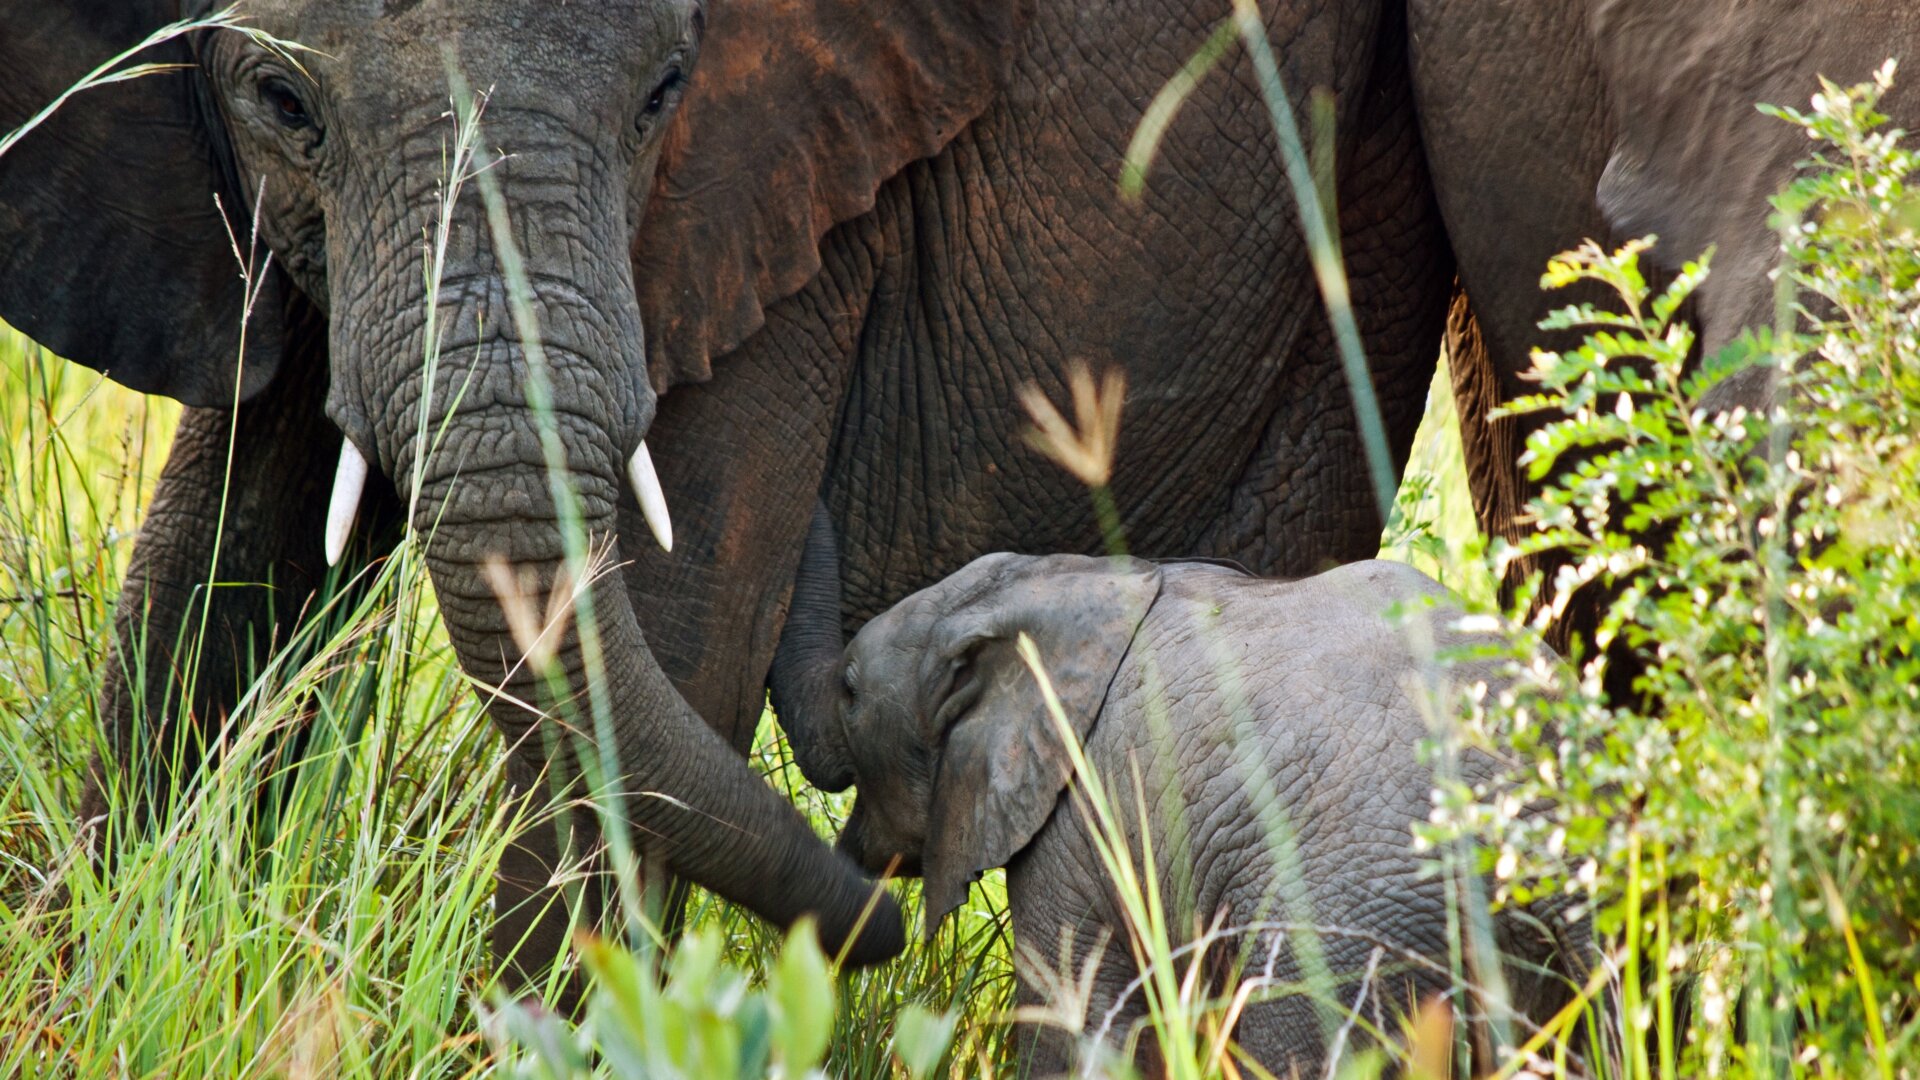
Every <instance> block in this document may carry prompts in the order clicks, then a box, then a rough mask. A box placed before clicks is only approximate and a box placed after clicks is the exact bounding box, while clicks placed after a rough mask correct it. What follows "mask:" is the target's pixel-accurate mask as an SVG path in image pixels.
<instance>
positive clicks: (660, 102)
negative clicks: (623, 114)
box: [645, 67, 687, 119]
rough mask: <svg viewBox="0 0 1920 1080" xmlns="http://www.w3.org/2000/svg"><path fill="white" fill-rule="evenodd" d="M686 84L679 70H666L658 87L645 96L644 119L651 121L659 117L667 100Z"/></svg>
mask: <svg viewBox="0 0 1920 1080" xmlns="http://www.w3.org/2000/svg"><path fill="white" fill-rule="evenodd" d="M686 83H687V77H686V76H685V75H683V74H681V72H680V69H679V68H677V67H675V68H669V69H667V73H666V75H665V76H663V77H662V78H661V79H660V83H659V85H657V86H655V87H654V88H653V93H651V94H649V95H647V108H646V114H645V115H646V117H647V118H648V119H652V118H653V117H656V116H659V115H660V113H661V112H662V111H663V110H665V109H666V107H667V102H668V100H670V99H671V98H672V97H673V95H675V94H677V93H679V92H680V88H681V87H683V86H685V85H686Z"/></svg>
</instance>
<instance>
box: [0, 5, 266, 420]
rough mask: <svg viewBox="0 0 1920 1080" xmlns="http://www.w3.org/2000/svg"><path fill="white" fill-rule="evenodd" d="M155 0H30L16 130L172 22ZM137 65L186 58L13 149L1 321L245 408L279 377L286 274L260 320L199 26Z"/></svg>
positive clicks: (2, 252) (94, 95)
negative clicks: (246, 317) (246, 273)
mask: <svg viewBox="0 0 1920 1080" xmlns="http://www.w3.org/2000/svg"><path fill="white" fill-rule="evenodd" d="M171 7H172V5H170V4H164V3H159V2H154V0H145V2H130V0H16V2H14V3H12V4H10V5H9V6H8V8H7V14H6V17H5V23H6V26H5V29H4V30H0V71H3V72H6V75H5V76H4V77H0V132H10V131H13V130H14V129H16V128H18V127H20V126H22V125H23V124H25V123H26V122H27V121H28V119H29V118H30V117H32V116H34V115H35V114H36V113H38V112H39V111H40V110H41V109H42V108H44V107H46V105H47V104H48V103H50V102H52V101H53V100H54V99H55V98H56V97H58V96H59V95H60V94H61V93H62V92H63V91H65V90H66V89H67V88H68V87H70V86H72V85H74V84H75V83H77V82H79V81H80V79H81V78H82V77H83V76H85V75H86V74H87V72H89V71H91V70H92V69H93V68H94V67H96V66H97V65H99V64H101V63H104V62H105V61H106V60H108V59H109V58H110V57H112V56H114V55H115V54H117V53H119V52H121V51H122V50H125V49H127V48H130V47H131V46H133V45H135V44H137V43H138V42H139V41H140V40H141V39H142V38H144V37H145V36H146V35H148V34H150V33H152V32H153V31H154V30H156V29H159V28H160V27H161V26H162V25H164V24H165V23H166V22H167V20H168V18H169V11H170V9H171ZM132 62H134V63H163V64H169V63H170V64H181V65H185V67H183V68H182V69H181V70H177V71H165V72H161V73H158V74H153V75H148V76H145V77H143V78H138V79H131V80H126V81H122V82H116V83H109V84H107V85H104V86H98V87H96V88H94V89H90V90H86V91H83V92H82V93H79V94H77V95H75V96H74V97H72V98H70V99H68V101H67V102H66V103H65V104H64V105H62V106H61V108H60V109H59V110H57V111H56V112H55V113H54V114H53V115H52V116H51V117H49V118H48V119H47V121H46V122H45V123H43V124H41V125H40V126H39V127H36V128H34V129H33V130H32V131H30V132H28V133H27V134H26V135H25V136H24V137H23V138H22V139H21V140H20V141H19V142H17V143H16V144H14V146H13V148H12V149H11V150H9V151H8V152H7V153H6V154H5V156H0V319H5V320H6V321H7V322H9V323H11V324H13V325H14V326H15V327H17V328H18V329H20V330H21V331H23V332H24V333H26V334H27V335H28V336H29V337H32V338H33V339H34V340H36V341H38V342H40V343H41V344H42V345H45V346H46V347H47V348H49V349H51V350H52V351H54V352H55V353H58V354H59V355H61V356H65V357H67V358H69V359H72V360H76V361H79V362H80V363H82V364H85V365H86V366H88V367H90V368H94V369H96V370H99V371H102V372H105V373H106V374H107V375H108V376H110V377H111V378H113V380H114V381H116V382H119V383H121V384H123V385H126V386H129V387H131V388H133V389H135V390H141V391H145V392H148V393H155V394H165V395H167V396H168V397H172V398H177V399H179V400H180V401H183V402H186V403H187V404H189V405H203V406H230V405H232V404H233V401H234V395H235V390H236V382H237V383H238V386H237V389H238V391H239V395H240V396H241V397H242V398H244V397H247V396H250V395H252V394H253V393H255V392H256V391H258V390H259V389H260V388H261V387H262V386H264V385H265V384H266V382H267V381H268V380H269V379H270V378H272V376H273V371H274V367H275V365H276V364H277V363H278V359H279V355H280V318H281V304H282V296H281V293H280V285H279V282H280V280H281V279H280V277H279V275H278V274H271V275H269V283H268V285H267V286H266V287H264V288H263V289H262V291H261V294H260V296H259V300H258V304H257V309H258V311H259V314H257V315H255V317H254V319H253V325H251V326H250V327H248V328H247V333H246V334H245V340H246V349H247V352H246V362H245V364H244V365H243V364H241V362H240V361H241V357H240V345H241V341H242V333H241V320H242V312H243V310H244V306H245V285H244V283H243V282H242V280H241V276H240V265H239V263H238V261H237V260H236V259H235V255H234V247H233V242H232V241H231V240H230V239H229V236H228V232H227V229H228V222H227V221H226V220H223V218H222V212H221V210H220V208H219V207H218V206H216V205H215V202H214V193H215V192H216V191H218V192H221V193H222V194H221V199H222V200H223V201H224V203H225V205H226V207H227V210H228V212H229V213H230V215H231V219H232V224H233V236H235V237H238V238H239V239H240V244H241V245H242V247H244V246H245V245H246V243H247V237H248V235H249V230H248V221H247V215H246V212H245V209H244V207H245V206H246V205H249V204H250V201H249V200H243V199H237V198H235V197H234V192H233V190H232V187H231V185H230V184H229V183H228V177H229V175H230V169H229V167H227V166H226V165H224V164H223V160H222V157H221V155H220V152H219V144H217V143H216V142H214V141H213V140H212V139H211V138H210V137H209V135H208V127H207V125H206V123H205V117H206V116H208V115H211V112H212V106H211V104H210V103H208V102H207V101H206V100H205V95H204V93H203V92H202V90H201V88H200V86H199V85H198V84H199V83H200V81H201V80H200V76H199V74H198V72H197V71H196V70H194V57H193V55H192V53H191V50H190V48H189V47H188V45H187V43H186V42H185V41H184V40H183V39H175V40H173V41H170V42H167V43H165V44H163V45H160V46H157V47H155V48H153V49H150V50H148V51H147V52H144V53H142V54H140V55H139V56H138V57H137V58H136V59H135V60H134V61H132Z"/></svg>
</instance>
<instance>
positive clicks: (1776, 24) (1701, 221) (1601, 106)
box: [1408, 0, 1920, 691]
mask: <svg viewBox="0 0 1920 1080" xmlns="http://www.w3.org/2000/svg"><path fill="white" fill-rule="evenodd" d="M1408 24H1409V29H1410V40H1411V41H1412V42H1413V46H1412V48H1411V49H1410V50H1409V55H1410V61H1411V70H1412V74H1413V77H1414V85H1415V96H1416V98H1417V100H1418V102H1419V106H1418V108H1419V113H1420V123H1421V133H1422V142H1423V145H1424V146H1425V148H1426V152H1427V159H1428V161H1429V163H1430V165H1431V167H1432V169H1433V175H1434V182H1435V188H1436V191H1437V192H1438V197H1439V202H1440V207H1441V211H1442V214H1443V216H1444V218H1445V220H1446V223H1447V229H1448V234H1449V237H1450V240H1451V247H1452V249H1453V251H1454V253H1455V255H1456V258H1457V260H1458V268H1459V282H1460V286H1461V288H1462V289H1463V290H1464V294H1463V295H1462V296H1460V297H1458V298H1457V299H1456V303H1455V305H1454V307H1453V309H1452V311H1451V312H1450V314H1449V318H1448V325H1447V349H1448V354H1449V357H1450V359H1451V365H1452V366H1451V371H1452V377H1453V382H1454V391H1455V398H1456V401H1457V403H1458V405H1459V413H1460V420H1461V435H1462V441H1463V443H1464V446H1465V450H1466V458H1467V466H1468V472H1469V476H1470V480H1471V483H1472V489H1473V497H1474V504H1475V510H1476V512H1477V515H1478V517H1479V519H1480V524H1481V526H1482V528H1483V529H1485V530H1486V531H1487V532H1488V533H1489V534H1491V535H1495V536H1507V537H1509V538H1512V537H1516V536H1517V535H1519V534H1521V533H1524V532H1525V531H1526V529H1527V526H1525V525H1523V524H1522V523H1520V522H1519V521H1518V520H1517V517H1518V515H1519V514H1520V512H1521V511H1522V510H1523V509H1524V507H1525V505H1526V501H1527V499H1528V498H1530V497H1531V494H1532V492H1533V490H1534V489H1533V486H1532V485H1531V484H1530V483H1529V482H1528V480H1527V477H1526V473H1525V471H1524V470H1522V469H1519V468H1516V467H1515V461H1516V459H1517V458H1518V456H1519V454H1520V452H1521V451H1522V450H1523V449H1524V447H1525V443H1526V437H1527V434H1528V432H1529V431H1530V430H1532V427H1533V426H1534V425H1537V424H1539V423H1543V422H1544V418H1543V417H1541V416H1539V415H1537V414H1536V415H1535V416H1533V417H1530V418H1513V417H1508V418H1503V419H1499V420H1490V419H1489V418H1488V412H1489V411H1490V410H1492V409H1493V408H1495V407H1496V406H1498V405H1500V404H1502V403H1504V402H1506V401H1509V400H1512V399H1513V398H1515V397H1518V396H1519V395H1521V394H1523V393H1526V392H1529V384H1528V383H1526V382H1525V381H1524V380H1523V379H1522V375H1523V374H1524V373H1525V372H1526V371H1527V370H1528V368H1529V361H1528V354H1529V351H1530V350H1531V349H1532V348H1533V347H1534V346H1536V345H1541V344H1548V345H1549V346H1550V347H1560V346H1562V345H1566V344H1568V343H1569V342H1568V341H1567V340H1566V336H1565V335H1558V336H1556V335H1548V334H1545V333H1543V332H1541V331H1540V330H1539V328H1538V323H1539V320H1540V319H1541V318H1543V317H1544V316H1545V315H1546V314H1547V312H1548V311H1549V310H1551V309H1553V308H1555V307H1559V306H1561V305H1563V304H1565V303H1568V302H1569V300H1568V297H1567V296H1566V295H1565V294H1559V293H1547V292H1543V291H1542V290H1541V288H1540V275H1541V272H1542V270H1543V269H1544V268H1545V266H1546V262H1547V260H1548V259H1549V258H1551V257H1552V256H1554V255H1555V254H1557V253H1559V252H1562V251H1567V250H1571V249H1573V248H1575V247H1577V246H1579V244H1580V243H1581V242H1582V241H1584V240H1586V239H1589V238H1592V239H1596V240H1600V241H1601V242H1603V243H1607V244H1609V245H1612V246H1617V245H1618V244H1620V243H1623V242H1625V241H1627V240H1631V239H1636V238H1639V237H1642V236H1646V235H1648V234H1657V235H1658V236H1659V238H1660V240H1659V244H1658V245H1657V246H1656V247H1655V249H1654V251H1653V252H1652V254H1651V257H1650V258H1649V259H1648V262H1649V264H1650V265H1649V266H1648V269H1649V271H1650V272H1652V273H1655V274H1659V273H1670V272H1672V271H1674V270H1676V269H1678V268H1679V267H1680V266H1681V265H1683V264H1684V263H1686V262H1688V261H1690V260H1692V259H1695V258H1698V257H1699V256H1700V255H1701V254H1702V253H1704V252H1705V251H1706V250H1707V249H1708V248H1709V247H1714V248H1715V249H1716V250H1715V252H1714V257H1713V264H1712V275H1711V277H1710V278H1709V279H1708V281H1707V282H1706V284H1705V285H1704V286H1703V287H1702V288H1701V289H1700V290H1699V291H1698V292H1697V293H1695V295H1694V299H1693V301H1692V302H1691V303H1690V305H1689V306H1690V310H1691V314H1692V317H1693V319H1694V321H1695V322H1696V323H1697V325H1698V328H1699V330H1700V341H1701V350H1702V352H1703V353H1706V354H1711V353H1712V352H1714V351H1716V350H1718V349H1720V348H1721V347H1722V346H1724V345H1726V344H1728V343H1729V342H1732V341H1733V340H1735V339H1736V338H1737V337H1739V335H1740V334H1741V333H1742V332H1743V331H1745V330H1747V329H1750V328H1754V327H1765V326H1771V325H1772V324H1773V320H1774V295H1775V290H1774V283H1773V281H1772V280H1771V278H1770V276H1769V275H1770V272H1771V270H1772V269H1773V267H1774V266H1775V265H1777V263H1778V253H1779V246H1780V245H1779V237H1778V236H1777V235H1776V234H1775V233H1774V231H1773V228H1772V226H1771V225H1770V224H1769V216H1770V214H1771V208H1770V205H1769V203H1768V198H1769V196H1771V195H1773V194H1774V193H1776V192H1778V191H1780V190H1781V189H1783V188H1784V187H1785V186H1786V185H1787V184H1788V183H1790V182H1791V181H1792V180H1793V179H1794V177H1795V174H1796V171H1797V168H1798V165H1799V163H1800V162H1801V161H1802V160H1803V159H1805V158H1806V157H1807V156H1808V155H1809V152H1810V151H1811V150H1812V149H1814V148H1813V147H1812V146H1811V145H1810V144H1809V143H1808V142H1807V139H1806V137H1805V136H1804V135H1803V134H1802V133H1801V130H1800V129H1799V128H1797V127H1794V126H1792V125H1790V124H1787V123H1784V122H1782V121H1780V120H1777V119H1774V118H1772V117H1768V116H1766V115H1763V114H1762V113H1760V112H1758V111H1757V110H1756V109H1755V108H1754V106H1755V105H1756V104H1759V103H1765V104H1774V105H1784V106H1789V107H1793V108H1799V109H1804V108H1806V105H1807V102H1808V99H1809V98H1810V97H1811V96H1812V95H1813V94H1814V93H1815V92H1816V91H1817V90H1818V89H1819V79H1820V77H1822V76H1824V77H1826V78H1829V79H1831V80H1833V81H1835V82H1837V83H1840V84H1842V85H1848V84H1853V83H1859V82H1865V81H1867V80H1868V78H1869V77H1870V76H1871V75H1872V73H1873V72H1874V70H1875V69H1877V68H1878V67H1879V66H1880V65H1881V64H1882V63H1883V62H1884V61H1885V60H1887V59H1888V58H1889V57H1896V58H1899V59H1901V60H1903V61H1906V62H1908V63H1909V64H1911V63H1912V62H1913V61H1914V60H1915V59H1916V58H1920V8H1916V7H1915V6H1914V5H1913V4H1911V3H1907V2H1905V0H1811V2H1809V0H1800V2H1793V0H1759V2H1755V0H1689V2H1687V3H1672V2H1670V0H1568V2H1556V3H1529V2H1526V0H1411V2H1410V3H1409V4H1408ZM1903 76H1904V77H1902V78H1900V79H1899V80H1898V81H1897V82H1896V85H1895V89H1894V92H1893V93H1892V94H1890V95H1889V96H1888V97H1887V98H1886V99H1885V100H1884V101H1883V102H1882V111H1883V112H1886V113H1888V114H1889V115H1890V116H1891V117H1892V118H1893V124H1892V126H1894V127H1899V128H1904V129H1906V130H1909V131H1912V130H1914V129H1915V127H1916V125H1917V124H1920V88H1917V87H1916V79H1915V78H1914V77H1913V76H1912V74H1911V73H1910V72H1903ZM1591 298H1592V299H1596V300H1604V299H1610V298H1599V297H1591ZM1768 394H1769V390H1768V383H1767V382H1766V379H1765V375H1764V371H1763V370H1762V369H1751V370H1750V371H1749V372H1748V373H1746V375H1745V376H1744V377H1741V378H1736V379H1732V380H1729V381H1728V382H1727V383H1725V384H1722V385H1721V386H1720V387H1719V388H1717V389H1716V391H1715V396H1714V398H1713V399H1711V400H1712V401H1714V402H1717V403H1719V404H1720V405H1722V406H1724V407H1725V408H1729V409H1730V408H1733V407H1735V406H1741V405H1744V406H1746V407H1747V408H1748V409H1749V410H1758V409H1761V408H1763V407H1764V406H1765V404H1766V401H1767V398H1768ZM1529 565H1531V564H1529V563H1527V562H1517V563H1516V564H1515V569H1516V570H1521V571H1524V570H1525V569H1527V568H1528V567H1529ZM1594 611H1595V609H1594V608H1591V607H1587V606H1585V605H1575V610H1574V613H1573V615H1572V616H1571V617H1570V618H1569V619H1568V620H1566V621H1565V622H1564V623H1563V624H1562V627H1561V630H1562V633H1563V635H1565V636H1564V637H1563V640H1570V639H1571V638H1573V637H1580V636H1584V634H1585V633H1586V632H1587V631H1588V630H1589V629H1590V627H1591V625H1592V619H1593V617H1594ZM1614 670H1615V674H1616V676H1617V677H1616V678H1615V679H1614V686H1615V688H1616V689H1618V690H1621V691H1625V690H1627V689H1628V686H1627V684H1628V683H1629V682H1630V675H1631V671H1632V668H1631V665H1629V664H1616V665H1615V668H1614Z"/></svg>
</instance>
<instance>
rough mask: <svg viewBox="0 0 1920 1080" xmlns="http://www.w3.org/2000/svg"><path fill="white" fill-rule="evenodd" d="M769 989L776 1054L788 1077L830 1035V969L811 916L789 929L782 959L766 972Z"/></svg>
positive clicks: (822, 1050)
mask: <svg viewBox="0 0 1920 1080" xmlns="http://www.w3.org/2000/svg"><path fill="white" fill-rule="evenodd" d="M767 990H768V992H769V994H770V995H771V996H772V998H773V1007H774V1022H773V1046H774V1055H775V1057H776V1058H777V1059H778V1060H779V1061H780V1063H781V1065H783V1066H784V1067H785V1069H786V1074H787V1075H788V1076H790V1077H792V1076H800V1075H802V1074H803V1073H805V1072H806V1071H807V1070H808V1069H811V1068H813V1067H814V1066H815V1065H818V1064H819V1063H820V1059H821V1058H822V1057H824V1056H826V1052H827V1042H828V1040H829V1039H830V1038H831V1037H832V1035H833V973H832V971H831V970H830V969H829V968H828V966H827V956H826V954H825V953H823V952H821V951H820V941H819V937H818V935H817V934H816V933H815V932H814V928H813V920H811V919H802V920H800V921H799V922H797V923H795V924H794V926H793V930H792V931H791V932H790V933H788V934H787V944H786V947H785V948H784V949H782V950H781V951H780V960H779V962H778V963H777V964H775V965H774V969H773V971H772V972H771V973H770V974H769V975H768V976H767Z"/></svg>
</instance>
